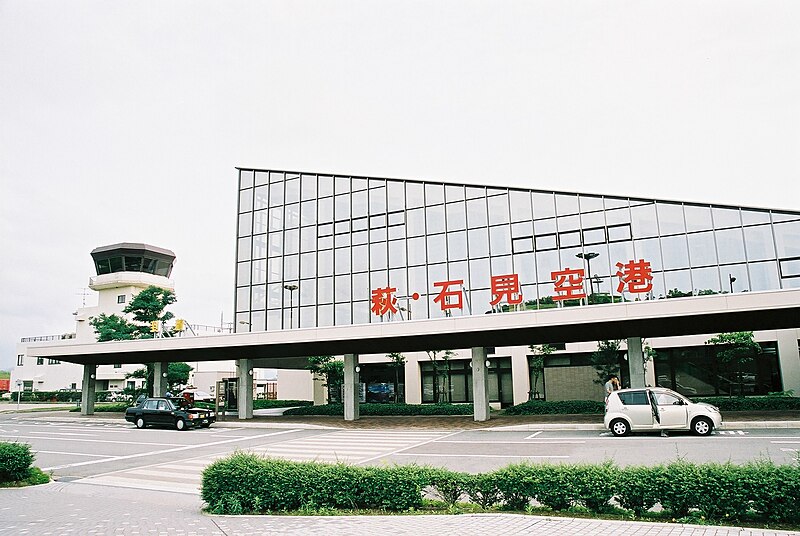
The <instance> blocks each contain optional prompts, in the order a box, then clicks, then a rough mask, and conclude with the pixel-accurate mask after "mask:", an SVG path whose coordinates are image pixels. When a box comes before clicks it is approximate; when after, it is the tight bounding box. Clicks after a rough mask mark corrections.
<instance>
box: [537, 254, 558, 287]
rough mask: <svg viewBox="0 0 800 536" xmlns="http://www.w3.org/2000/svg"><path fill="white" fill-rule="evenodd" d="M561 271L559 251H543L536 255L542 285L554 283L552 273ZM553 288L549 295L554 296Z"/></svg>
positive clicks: (538, 275)
mask: <svg viewBox="0 0 800 536" xmlns="http://www.w3.org/2000/svg"><path fill="white" fill-rule="evenodd" d="M558 270H561V261H560V259H559V257H558V251H542V252H538V253H536V273H537V278H538V281H539V282H540V283H545V282H548V281H553V277H552V275H551V274H552V273H553V272H555V271H558ZM552 293H553V289H552V287H551V288H550V289H549V290H548V294H552Z"/></svg>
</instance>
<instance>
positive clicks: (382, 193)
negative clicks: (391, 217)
mask: <svg viewBox="0 0 800 536" xmlns="http://www.w3.org/2000/svg"><path fill="white" fill-rule="evenodd" d="M385 212H386V188H373V189H371V190H370V191H369V213H370V214H382V213H385Z"/></svg>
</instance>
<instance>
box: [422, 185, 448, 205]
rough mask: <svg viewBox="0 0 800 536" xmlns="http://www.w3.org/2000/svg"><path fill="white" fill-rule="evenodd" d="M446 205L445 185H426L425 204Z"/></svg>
mask: <svg viewBox="0 0 800 536" xmlns="http://www.w3.org/2000/svg"><path fill="white" fill-rule="evenodd" d="M437 203H444V185H442V184H426V185H425V204H426V205H435V204H437Z"/></svg>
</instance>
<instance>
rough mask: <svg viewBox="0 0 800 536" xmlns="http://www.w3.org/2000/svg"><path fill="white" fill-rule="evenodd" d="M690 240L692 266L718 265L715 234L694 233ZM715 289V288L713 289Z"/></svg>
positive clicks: (689, 237)
mask: <svg viewBox="0 0 800 536" xmlns="http://www.w3.org/2000/svg"><path fill="white" fill-rule="evenodd" d="M687 238H688V239H689V257H690V259H691V264H692V266H713V265H715V264H717V247H716V245H715V244H714V233H713V232H711V231H709V232H705V233H693V234H690V235H687ZM712 288H713V287H712Z"/></svg>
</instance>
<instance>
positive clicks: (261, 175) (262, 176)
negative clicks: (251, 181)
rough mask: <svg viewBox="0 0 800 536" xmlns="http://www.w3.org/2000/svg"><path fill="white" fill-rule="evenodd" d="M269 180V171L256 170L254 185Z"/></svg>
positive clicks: (265, 182)
mask: <svg viewBox="0 0 800 536" xmlns="http://www.w3.org/2000/svg"><path fill="white" fill-rule="evenodd" d="M268 182H269V173H267V172H266V171H256V183H255V184H256V186H260V185H262V184H267V183H268Z"/></svg>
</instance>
